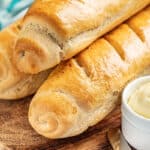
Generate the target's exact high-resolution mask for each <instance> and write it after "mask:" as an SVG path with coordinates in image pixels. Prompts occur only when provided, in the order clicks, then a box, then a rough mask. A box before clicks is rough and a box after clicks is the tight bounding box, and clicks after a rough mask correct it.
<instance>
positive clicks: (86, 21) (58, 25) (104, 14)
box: [25, 0, 150, 39]
mask: <svg viewBox="0 0 150 150" xmlns="http://www.w3.org/2000/svg"><path fill="white" fill-rule="evenodd" d="M144 3H145V6H146V4H148V3H150V1H149V0H142V1H141V0H136V1H135V0H105V1H103V0H37V1H36V2H35V3H34V4H33V5H32V6H31V8H30V9H29V11H28V13H27V15H26V17H29V16H36V17H38V18H39V17H42V18H44V19H45V20H46V21H47V22H49V23H50V24H51V25H52V26H53V28H54V29H55V30H56V31H57V32H59V34H60V36H61V37H62V38H65V39H69V38H71V37H74V36H75V35H78V34H80V33H82V32H84V31H88V30H92V29H94V28H97V27H98V26H100V25H101V24H105V21H106V18H110V21H111V17H112V16H114V17H116V16H119V15H120V14H121V13H124V12H125V11H126V10H128V12H129V13H130V14H131V12H134V11H135V9H137V8H138V7H140V6H141V5H143V4H144ZM130 5H133V7H129V6H130ZM26 17H25V18H26ZM107 21H108V20H107Z"/></svg>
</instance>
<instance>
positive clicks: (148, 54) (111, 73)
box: [29, 7, 150, 139]
mask: <svg viewBox="0 0 150 150" xmlns="http://www.w3.org/2000/svg"><path fill="white" fill-rule="evenodd" d="M149 34H150V7H149V8H147V9H145V10H143V11H142V12H140V13H139V14H137V15H136V16H134V17H132V18H131V19H130V20H128V21H127V22H125V23H124V24H122V25H120V26H119V27H118V28H116V29H115V30H113V31H112V32H110V33H109V34H107V35H105V36H104V37H102V38H100V39H98V40H97V41H96V42H94V43H93V44H91V45H90V46H89V47H88V48H86V49H85V51H83V52H81V53H80V54H79V55H77V56H75V57H74V58H72V59H70V60H69V61H66V62H63V63H61V64H60V65H58V67H56V69H54V70H53V72H52V73H51V74H50V75H49V77H48V79H47V80H46V81H45V82H44V84H43V85H42V86H41V87H40V89H39V90H38V92H37V93H36V95H35V96H34V97H33V99H32V102H31V104H30V107H29V122H30V124H31V125H32V127H33V128H34V129H35V130H36V131H37V132H38V133H39V134H41V135H43V136H45V137H48V138H51V139H56V138H65V137H70V136H75V135H78V134H80V133H82V132H83V131H85V130H86V129H87V128H88V127H90V126H93V125H95V124H96V123H98V122H99V121H101V120H102V119H103V118H104V117H105V116H106V115H107V114H108V113H109V112H111V111H112V110H113V109H114V108H115V106H116V105H117V103H118V97H119V96H120V94H121V91H122V90H123V88H124V86H125V85H126V84H127V83H128V82H129V81H130V80H132V79H134V78H135V77H136V76H138V75H139V74H140V73H142V72H144V69H145V68H148V67H149V68H150V36H149ZM39 110H40V111H39Z"/></svg>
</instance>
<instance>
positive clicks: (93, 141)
mask: <svg viewBox="0 0 150 150" xmlns="http://www.w3.org/2000/svg"><path fill="white" fill-rule="evenodd" d="M31 98H32V97H28V98H25V99H23V100H20V101H2V100H1V101H0V142H1V144H0V146H1V145H2V148H1V147H0V150H7V149H8V148H7V146H8V147H9V148H10V149H14V150H110V149H111V147H110V145H109V142H108V140H107V137H106V132H107V131H108V129H109V128H116V127H119V126H120V107H119V106H118V107H117V108H116V109H115V110H114V111H113V112H112V113H111V114H110V115H108V116H107V117H106V118H105V119H104V120H103V121H102V122H100V123H98V124H97V125H95V126H94V127H91V128H89V129H88V131H86V132H84V133H83V134H81V135H79V136H76V137H72V138H67V139H61V140H49V139H46V138H44V137H42V136H40V135H38V134H37V133H36V132H35V131H34V130H33V129H32V128H31V126H30V125H29V123H28V118H27V114H28V107H29V103H30V100H31ZM4 145H5V146H6V147H5V146H4Z"/></svg>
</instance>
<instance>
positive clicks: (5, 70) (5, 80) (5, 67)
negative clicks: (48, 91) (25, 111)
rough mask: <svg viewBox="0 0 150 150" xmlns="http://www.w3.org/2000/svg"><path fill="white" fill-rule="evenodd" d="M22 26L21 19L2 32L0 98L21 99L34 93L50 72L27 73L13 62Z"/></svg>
mask: <svg viewBox="0 0 150 150" xmlns="http://www.w3.org/2000/svg"><path fill="white" fill-rule="evenodd" d="M20 28H21V20H20V21H18V22H16V23H14V24H12V25H10V26H9V27H7V28H6V29H4V30H2V31H1V32H0V99H19V98H23V97H25V96H28V95H31V94H33V93H34V92H35V91H36V90H37V89H38V88H39V86H40V85H41V84H42V82H43V81H44V80H45V79H46V78H47V76H48V73H49V71H45V72H41V73H39V74H37V75H27V74H24V73H21V72H20V71H18V70H17V68H16V67H15V65H14V64H13V63H12V55H13V50H14V46H15V42H16V40H17V35H18V32H19V31H20ZM23 67H24V66H22V68H23Z"/></svg>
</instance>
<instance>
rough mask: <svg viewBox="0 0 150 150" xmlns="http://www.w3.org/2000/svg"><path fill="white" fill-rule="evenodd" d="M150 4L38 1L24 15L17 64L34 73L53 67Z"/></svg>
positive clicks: (111, 0)
mask: <svg viewBox="0 0 150 150" xmlns="http://www.w3.org/2000/svg"><path fill="white" fill-rule="evenodd" d="M149 3H150V0H105V1H103V0H37V1H35V3H34V4H33V5H32V6H31V8H30V9H29V11H28V13H27V15H26V16H25V18H24V23H23V28H22V30H21V32H20V34H19V38H18V41H17V43H16V49H15V51H14V63H15V64H16V66H17V67H18V69H19V70H20V71H21V72H26V73H33V74H34V73H38V72H40V71H43V70H45V69H48V68H52V67H54V66H55V65H57V64H59V63H60V62H61V61H63V60H67V59H69V58H71V57H72V56H74V55H76V54H77V53H79V52H80V51H81V50H83V49H84V48H85V47H87V46H88V45H90V44H91V43H92V42H93V41H94V40H96V39H97V38H98V37H100V36H101V35H103V34H104V33H106V32H108V31H110V30H111V29H112V28H114V27H115V26H116V25H118V24H120V23H121V22H123V21H124V20H126V19H127V18H129V17H130V16H131V15H133V14H135V13H136V12H137V11H139V10H141V9H142V8H144V7H145V6H146V5H148V4H149ZM22 66H24V67H22Z"/></svg>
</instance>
